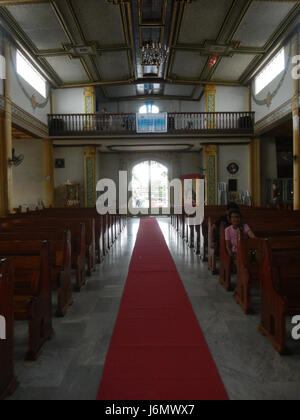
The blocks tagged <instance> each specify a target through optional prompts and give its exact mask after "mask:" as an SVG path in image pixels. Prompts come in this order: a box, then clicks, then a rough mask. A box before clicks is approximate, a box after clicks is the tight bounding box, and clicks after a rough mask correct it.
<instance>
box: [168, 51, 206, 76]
mask: <svg viewBox="0 0 300 420" xmlns="http://www.w3.org/2000/svg"><path fill="white" fill-rule="evenodd" d="M206 61H207V57H201V56H200V54H199V52H190V51H186V52H185V51H177V52H176V53H175V60H174V65H173V68H172V73H173V75H176V76H178V77H181V78H183V79H186V78H192V79H194V78H199V77H200V75H201V72H202V70H203V67H204V65H205V63H206Z"/></svg>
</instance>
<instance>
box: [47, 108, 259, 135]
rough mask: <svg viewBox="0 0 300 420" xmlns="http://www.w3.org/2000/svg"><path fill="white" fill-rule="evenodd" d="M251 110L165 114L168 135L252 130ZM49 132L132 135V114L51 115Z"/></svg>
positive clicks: (134, 129)
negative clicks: (166, 115)
mask: <svg viewBox="0 0 300 420" xmlns="http://www.w3.org/2000/svg"><path fill="white" fill-rule="evenodd" d="M254 117H255V116H254V112H211V113H208V112H189V113H176V112H174V113H169V114H168V134H174V135H176V134H177V135H182V134H186V135H193V134H194V135H197V134H200V135H201V134H203V135H205V134H220V135H222V134H223V135H226V134H241V135H252V134H253V133H254ZM48 124H49V135H50V136H51V137H60V136H104V135H107V136H109V135H131V136H132V135H133V134H137V131H136V115H135V114H131V113H130V114H104V113H96V114H51V115H48Z"/></svg>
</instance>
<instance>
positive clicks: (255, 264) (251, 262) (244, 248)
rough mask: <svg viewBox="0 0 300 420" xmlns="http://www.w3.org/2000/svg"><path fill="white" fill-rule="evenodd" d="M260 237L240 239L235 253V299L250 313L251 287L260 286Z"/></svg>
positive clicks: (244, 310) (246, 312)
mask: <svg viewBox="0 0 300 420" xmlns="http://www.w3.org/2000/svg"><path fill="white" fill-rule="evenodd" d="M260 243H261V239H243V238H242V239H241V240H240V241H239V246H238V253H237V287H236V291H235V294H234V298H235V301H236V302H237V303H238V304H239V305H240V306H241V307H242V310H243V312H244V313H245V314H247V315H248V314H250V313H251V309H252V308H251V289H252V287H259V286H260V263H261V257H260Z"/></svg>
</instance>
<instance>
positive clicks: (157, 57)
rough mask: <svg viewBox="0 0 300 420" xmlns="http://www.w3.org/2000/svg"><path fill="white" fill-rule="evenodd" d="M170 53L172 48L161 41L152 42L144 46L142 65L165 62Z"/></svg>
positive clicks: (154, 64) (156, 64)
mask: <svg viewBox="0 0 300 420" xmlns="http://www.w3.org/2000/svg"><path fill="white" fill-rule="evenodd" d="M169 53H170V48H168V47H166V46H163V45H162V44H161V43H160V42H151V43H148V44H147V45H146V46H143V47H142V65H143V66H157V67H160V65H161V64H163V63H164V62H165V61H166V59H167V57H168V55H169Z"/></svg>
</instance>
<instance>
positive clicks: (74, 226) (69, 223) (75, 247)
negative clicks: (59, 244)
mask: <svg viewBox="0 0 300 420" xmlns="http://www.w3.org/2000/svg"><path fill="white" fill-rule="evenodd" d="M0 226H1V227H0V231H2V232H4V231H10V232H33V231H36V232H43V233H46V232H49V233H50V235H49V237H50V238H51V232H53V231H59V232H62V231H64V230H66V229H67V230H69V231H70V232H71V242H72V268H74V269H75V270H76V288H75V291H76V292H80V290H81V288H82V286H84V285H85V284H86V239H85V238H86V234H85V226H86V224H85V223H81V222H78V221H77V220H73V219H70V220H62V219H59V220H56V219H55V220H53V219H43V218H42V219H35V218H28V219H25V218H24V219H0Z"/></svg>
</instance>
